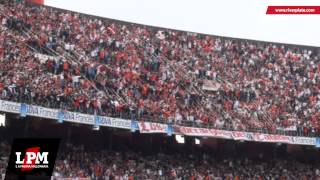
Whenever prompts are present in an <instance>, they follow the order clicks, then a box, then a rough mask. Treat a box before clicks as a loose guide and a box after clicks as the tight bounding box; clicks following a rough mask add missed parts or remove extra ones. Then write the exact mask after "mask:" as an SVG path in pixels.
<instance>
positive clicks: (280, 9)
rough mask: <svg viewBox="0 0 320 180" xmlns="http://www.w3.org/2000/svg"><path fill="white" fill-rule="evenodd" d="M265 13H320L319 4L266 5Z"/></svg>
mask: <svg viewBox="0 0 320 180" xmlns="http://www.w3.org/2000/svg"><path fill="white" fill-rule="evenodd" d="M266 14H320V6H268V9H267V12H266Z"/></svg>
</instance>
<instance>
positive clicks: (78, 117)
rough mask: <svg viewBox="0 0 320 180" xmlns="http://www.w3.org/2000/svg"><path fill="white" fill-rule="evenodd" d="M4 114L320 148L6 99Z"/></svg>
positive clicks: (294, 140) (319, 143)
mask: <svg viewBox="0 0 320 180" xmlns="http://www.w3.org/2000/svg"><path fill="white" fill-rule="evenodd" d="M0 111H3V112H10V113H16V114H20V115H22V116H25V115H27V116H34V117H41V118H46V119H55V120H58V122H60V123H62V122H63V121H68V122H73V123H82V124H90V125H99V126H105V127H114V128H121V129H128V130H131V131H132V132H134V131H136V130H139V131H140V133H163V134H167V135H169V136H171V135H172V134H180V135H184V136H196V137H214V138H222V139H233V140H240V141H257V142H270V143H271V142H272V143H286V144H298V145H313V146H316V147H320V138H312V137H295V136H286V135H276V134H263V133H252V132H241V131H227V130H217V129H208V128H196V127H185V126H178V125H171V124H170V125H168V124H161V123H152V122H138V121H136V120H125V119H120V118H112V117H105V116H94V115H89V114H83V113H77V112H70V111H61V110H58V109H50V108H44V107H40V106H33V105H28V104H21V103H15V102H10V101H3V100H0ZM95 117H96V118H95Z"/></svg>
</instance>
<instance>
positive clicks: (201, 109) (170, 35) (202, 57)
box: [0, 1, 320, 135]
mask: <svg viewBox="0 0 320 180" xmlns="http://www.w3.org/2000/svg"><path fill="white" fill-rule="evenodd" d="M0 8H1V9H0V12H1V14H0V23H1V26H0V98H1V99H5V100H13V101H17V102H24V103H29V104H37V105H42V106H45V107H52V108H61V109H66V110H72V111H79V112H83V113H90V114H93V113H96V114H99V115H105V116H117V117H123V118H135V119H138V120H143V121H160V122H164V123H176V124H185V125H197V126H207V127H211V128H218V129H230V130H247V131H249V130H258V129H259V130H267V131H268V132H272V133H275V132H277V131H279V130H291V131H295V132H296V131H298V132H300V133H304V135H307V134H311V135H315V134H319V132H320V126H319V117H320V111H319V109H320V94H319V84H320V83H319V73H320V63H319V60H320V59H319V57H320V55H319V52H318V49H316V48H307V49H304V48H301V47H292V46H290V47H289V46H285V45H279V44H272V43H262V42H253V41H246V40H232V39H228V38H220V37H214V36H208V35H201V34H197V33H189V32H181V31H175V30H168V29H160V28H154V27H148V26H144V25H136V24H132V23H124V22H120V21H115V20H109V19H102V18H96V17H92V16H87V15H83V14H79V13H74V12H69V11H64V10H58V9H54V8H51V7H44V6H41V7H35V6H29V5H26V4H25V3H24V1H22V2H15V1H2V2H1V6H0Z"/></svg>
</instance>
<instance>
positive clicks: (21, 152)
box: [5, 139, 60, 180]
mask: <svg viewBox="0 0 320 180" xmlns="http://www.w3.org/2000/svg"><path fill="white" fill-rule="evenodd" d="M59 142H60V140H59V139H15V140H14V141H13V144H12V148H11V154H10V159H9V163H8V166H7V171H6V176H5V180H11V179H43V180H46V179H48V180H49V179H50V178H51V175H52V171H53V168H54V164H55V160H56V156H57V151H58V148H59Z"/></svg>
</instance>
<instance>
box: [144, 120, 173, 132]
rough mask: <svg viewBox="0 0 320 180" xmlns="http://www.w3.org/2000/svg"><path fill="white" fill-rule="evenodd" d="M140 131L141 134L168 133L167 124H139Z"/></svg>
mask: <svg viewBox="0 0 320 180" xmlns="http://www.w3.org/2000/svg"><path fill="white" fill-rule="evenodd" d="M138 124H139V131H140V132H141V133H167V126H168V125H167V124H160V123H152V122H139V123H138Z"/></svg>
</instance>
